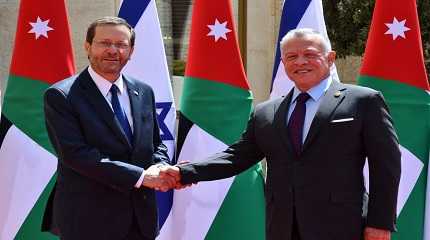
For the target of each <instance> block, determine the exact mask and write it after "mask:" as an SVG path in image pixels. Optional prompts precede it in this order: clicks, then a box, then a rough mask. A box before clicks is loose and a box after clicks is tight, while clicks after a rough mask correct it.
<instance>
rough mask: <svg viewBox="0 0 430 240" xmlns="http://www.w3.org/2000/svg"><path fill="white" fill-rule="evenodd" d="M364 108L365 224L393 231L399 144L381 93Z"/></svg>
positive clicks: (398, 179)
mask: <svg viewBox="0 0 430 240" xmlns="http://www.w3.org/2000/svg"><path fill="white" fill-rule="evenodd" d="M365 107H366V108H365V109H364V112H365V113H364V114H365V117H364V124H365V125H364V133H363V142H364V146H365V152H366V154H367V159H368V162H369V178H370V179H369V206H368V214H367V224H366V225H367V226H369V227H375V228H380V229H387V230H390V231H395V230H396V225H395V224H396V206H397V194H398V188H399V182H400V171H401V166H400V150H399V142H398V138H397V135H396V132H395V130H394V127H393V121H392V119H391V116H390V114H389V111H388V108H387V106H386V104H385V102H384V100H383V97H382V96H381V94H380V93H375V94H373V95H372V96H371V97H369V98H368V101H367V104H366V105H365Z"/></svg>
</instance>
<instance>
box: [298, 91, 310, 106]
mask: <svg viewBox="0 0 430 240" xmlns="http://www.w3.org/2000/svg"><path fill="white" fill-rule="evenodd" d="M310 97H311V96H309V94H308V93H307V92H302V93H300V94H299V96H297V100H296V101H297V104H303V103H305V102H306V101H307V100H308V99H309V98H310Z"/></svg>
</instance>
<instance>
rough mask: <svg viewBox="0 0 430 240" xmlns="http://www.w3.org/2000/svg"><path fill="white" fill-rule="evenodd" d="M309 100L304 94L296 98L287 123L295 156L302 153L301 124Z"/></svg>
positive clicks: (303, 120) (306, 94) (307, 95)
mask: <svg viewBox="0 0 430 240" xmlns="http://www.w3.org/2000/svg"><path fill="white" fill-rule="evenodd" d="M309 98H310V96H309V94H308V93H306V92H304V93H300V94H299V96H297V100H296V107H295V108H294V111H293V113H291V116H290V121H289V122H288V132H289V136H290V140H291V142H292V144H293V148H294V151H295V152H296V153H297V155H300V153H301V152H302V142H303V124H304V122H305V115H306V101H307V100H308V99H309Z"/></svg>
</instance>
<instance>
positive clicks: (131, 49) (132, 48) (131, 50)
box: [128, 47, 134, 60]
mask: <svg viewBox="0 0 430 240" xmlns="http://www.w3.org/2000/svg"><path fill="white" fill-rule="evenodd" d="M133 51H134V47H131V48H130V53H129V54H128V60H130V59H131V55H132V54H133Z"/></svg>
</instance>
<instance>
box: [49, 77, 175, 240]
mask: <svg viewBox="0 0 430 240" xmlns="http://www.w3.org/2000/svg"><path fill="white" fill-rule="evenodd" d="M124 82H125V84H126V86H127V90H128V94H129V97H130V107H131V112H132V116H133V143H134V144H133V145H131V144H130V143H129V141H128V139H127V137H126V135H125V134H124V132H123V130H122V128H121V127H120V124H119V122H118V120H117V119H116V118H115V115H114V113H113V111H112V110H111V108H110V106H109V105H108V103H107V102H106V100H105V98H104V97H103V96H102V94H101V93H100V91H99V90H98V88H97V86H96V85H95V83H94V81H93V80H92V79H91V77H90V75H89V73H88V70H87V69H85V70H84V71H83V72H81V73H80V74H79V75H77V76H73V77H71V78H68V79H65V80H63V81H61V82H58V83H56V84H54V85H53V86H51V87H50V88H49V89H48V90H47V91H46V93H45V99H44V101H45V106H44V109H45V117H46V126H47V130H48V134H49V138H50V140H51V143H52V145H53V146H54V149H55V151H56V153H57V157H58V168H57V182H56V187H55V189H54V190H53V192H52V194H51V197H50V201H48V204H47V208H46V211H45V216H44V223H43V226H42V228H43V229H44V230H46V229H51V230H53V231H55V232H57V233H59V234H60V236H61V237H62V239H66V240H67V239H80V240H85V239H92V240H93V239H106V240H108V239H112V240H117V239H123V238H124V237H125V235H126V234H127V233H128V231H129V229H130V226H131V222H132V219H133V216H136V218H137V222H138V225H139V227H140V229H141V231H142V233H143V235H144V236H145V237H147V238H155V236H156V235H157V234H158V221H157V207H156V200H155V192H154V190H152V189H149V188H145V187H142V188H140V189H136V188H135V187H134V185H135V184H136V182H137V181H138V179H139V177H140V176H141V174H142V171H143V169H146V168H148V167H149V166H151V165H153V164H156V163H163V162H167V161H168V156H167V149H166V147H165V146H164V145H163V144H162V141H161V139H160V135H159V128H158V124H157V119H156V110H155V101H154V94H153V91H152V89H151V88H150V87H149V86H148V85H146V84H144V83H142V82H140V81H137V80H134V79H132V78H130V77H127V76H124Z"/></svg>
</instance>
